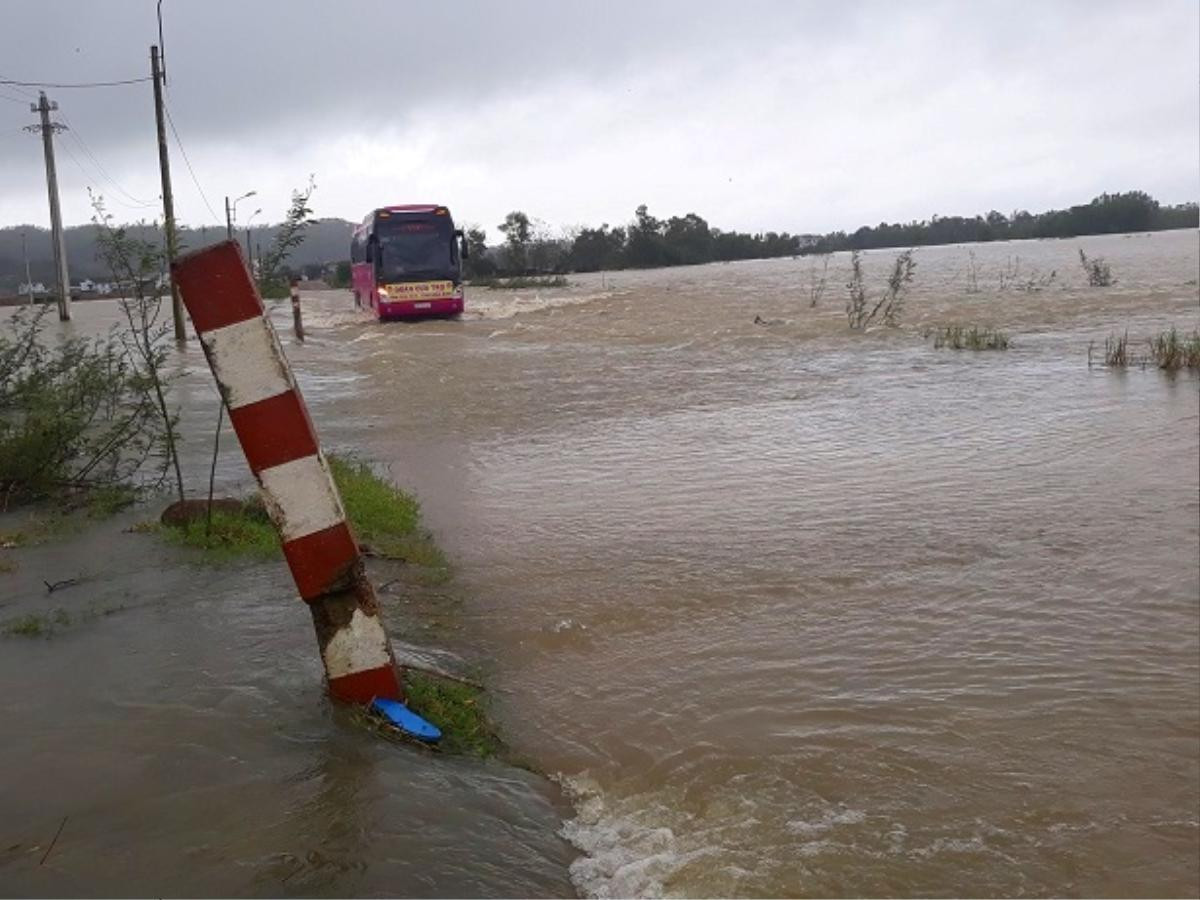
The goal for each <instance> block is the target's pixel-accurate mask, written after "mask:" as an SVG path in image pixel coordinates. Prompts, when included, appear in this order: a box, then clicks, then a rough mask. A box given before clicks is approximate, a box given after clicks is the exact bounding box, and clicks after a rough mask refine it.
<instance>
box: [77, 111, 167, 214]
mask: <svg viewBox="0 0 1200 900" xmlns="http://www.w3.org/2000/svg"><path fill="white" fill-rule="evenodd" d="M58 117H59V118H60V119H62V120H63V122H64V123H65V124H66V126H67V134H69V135H71V138H72V140H74V141H75V143H77V144H78V145H79V148H80V149H81V150H82V151H83V152H84V153H86V154H87V155H88V157H89V158H90V159H91V161H92V163H93V164H94V165H95V167H96V171H97V172H99V173H100V177H101V178H102V179H103V180H105V181H107V182H108V183H109V184H111V185H112V186H113V187H114V188H116V189H117V191H118V192H119V193H121V194H124V195H125V198H126V199H127V200H129V201H130V203H132V204H133V205H134V206H135V207H140V208H142V209H147V208H149V207H152V206H156V205H157V201H154V200H143V199H142V198H140V197H135V196H134V195H133V194H131V193H129V191H127V190H125V188H123V187H121V185H120V184H119V183H118V182H117V180H116V179H115V178H113V177H112V176H111V175H109V174H108V169H106V168H104V166H103V165H102V164H101V162H100V160H98V159H97V158H96V154H95V153H93V152H92V150H91V148H90V147H88V145H87V142H86V141H84V139H83V135H82V134H80V133H79V129H78V128H76V127H75V126H74V125H72V124H71V122H70V121H69V120H68V119H67V117H66V116H65V115H63V113H62V110H59V111H58ZM118 202H120V201H118ZM121 205H122V206H128V205H129V204H127V203H122V204H121Z"/></svg>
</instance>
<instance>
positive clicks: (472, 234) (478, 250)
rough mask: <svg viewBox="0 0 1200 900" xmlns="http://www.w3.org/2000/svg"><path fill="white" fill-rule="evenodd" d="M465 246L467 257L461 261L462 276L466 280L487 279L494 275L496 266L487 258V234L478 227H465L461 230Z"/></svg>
mask: <svg viewBox="0 0 1200 900" xmlns="http://www.w3.org/2000/svg"><path fill="white" fill-rule="evenodd" d="M463 237H464V239H465V241H466V245H467V256H466V259H464V260H463V274H464V275H465V276H466V277H467V278H468V279H474V278H487V277H489V276H492V275H494V274H495V273H496V264H495V263H494V262H493V261H492V260H491V258H490V257H489V256H488V248H487V232H485V231H484V230H483V229H482V228H480V227H479V226H478V225H467V226H465V227H464V229H463Z"/></svg>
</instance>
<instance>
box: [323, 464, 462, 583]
mask: <svg viewBox="0 0 1200 900" xmlns="http://www.w3.org/2000/svg"><path fill="white" fill-rule="evenodd" d="M329 468H330V470H331V471H332V472H333V480H334V481H335V482H337V486H338V491H339V492H340V493H341V495H342V503H343V504H344V505H345V507H346V517H347V518H348V519H349V520H350V524H351V526H352V527H353V528H354V534H355V536H356V537H357V538H358V541H359V543H360V544H362V545H363V546H364V550H365V551H366V552H367V553H368V554H370V555H374V556H382V557H386V558H388V559H395V560H401V561H403V562H406V563H409V564H410V565H413V566H417V567H419V568H420V569H421V572H422V577H423V578H424V579H425V580H427V581H432V582H439V581H444V580H445V579H446V578H448V577H449V575H450V565H449V562H448V561H447V560H446V557H445V554H443V553H442V551H441V548H439V547H438V545H437V544H436V543H435V542H434V540H433V536H432V535H431V534H430V533H429V532H428V531H427V530H426V529H425V528H424V527H423V526H422V525H421V504H420V503H419V502H417V499H416V498H415V497H413V496H412V495H411V494H409V493H407V492H405V491H402V490H400V488H398V487H396V486H395V485H394V484H392V483H391V482H390V481H387V480H386V479H383V478H380V477H379V476H378V475H376V474H375V473H374V472H373V471H372V470H371V467H370V466H369V465H368V464H367V463H365V462H362V461H361V460H355V459H351V458H349V457H344V456H338V455H331V456H330V457H329Z"/></svg>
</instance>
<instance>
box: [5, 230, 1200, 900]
mask: <svg viewBox="0 0 1200 900" xmlns="http://www.w3.org/2000/svg"><path fill="white" fill-rule="evenodd" d="M1079 247H1083V248H1084V249H1085V250H1086V251H1087V252H1088V253H1089V255H1101V256H1104V257H1105V258H1106V259H1107V260H1108V261H1109V263H1110V264H1111V265H1112V268H1113V272H1114V274H1115V275H1116V277H1117V278H1118V282H1117V284H1116V285H1115V286H1113V287H1110V288H1106V289H1096V288H1089V287H1088V286H1087V285H1086V283H1085V281H1084V276H1083V273H1082V271H1081V270H1080V268H1079V265H1078V256H1077V251H1078V248H1079ZM972 253H973V254H974V260H973V261H972V256H971V254H972ZM893 256H894V252H889V251H877V252H873V253H870V254H867V255H865V257H864V262H865V267H866V272H867V279H868V287H869V289H870V290H872V291H878V290H879V288H880V285H881V284H882V282H883V280H884V278H885V274H886V269H887V267H888V265H889V262H890V260H891V259H892V258H893ZM916 259H917V262H918V266H917V270H916V279H915V282H914V285H913V290H912V293H911V295H910V297H909V300H908V304H907V307H906V310H905V312H904V316H903V319H902V327H901V328H899V329H879V330H875V331H872V332H869V333H867V334H865V335H863V334H853V333H850V332H849V331H848V330H847V328H846V322H845V315H844V312H843V306H844V298H845V289H844V284H845V281H846V278H847V272H848V260H847V258H846V256H845V255H844V254H843V255H837V256H835V257H833V259H832V261H831V263H830V268H829V272H828V287H827V289H826V292H825V294H824V296H823V297H822V298H821V300H820V302H819V304H818V306H817V307H816V308H812V307H810V303H809V283H810V282H809V272H810V266H811V262H810V261H809V260H808V259H799V260H792V259H784V260H773V261H760V262H746V263H738V264H729V265H709V266H701V267H693V268H681V269H670V270H658V271H647V272H617V273H609V274H606V275H600V274H597V275H586V276H573V277H572V282H573V283H572V285H571V286H570V287H568V288H564V289H554V290H545V291H536V292H517V293H513V292H504V291H485V290H476V291H471V292H469V293H468V309H469V312H468V314H467V316H466V317H464V319H463V320H462V321H457V322H426V323H420V324H398V323H392V324H379V323H375V322H373V321H371V320H370V319H368V318H365V317H363V316H362V315H361V314H357V313H355V312H354V311H353V309H352V308H351V303H350V299H349V295H348V294H345V293H342V292H332V291H331V292H325V293H322V294H319V295H315V296H309V297H307V298H306V301H305V302H306V324H307V326H308V331H309V340H308V342H307V343H306V344H304V345H298V344H296V343H295V342H294V341H293V340H291V338H290V337H289V336H287V334H286V332H285V331H284V329H285V327H286V323H287V321H288V318H287V312H286V310H285V309H284V308H283V307H279V308H278V309H277V320H276V321H277V324H278V325H279V327H280V330H281V333H284V344H285V348H286V350H287V352H288V355H289V358H290V359H291V360H292V362H293V365H294V366H295V368H296V369H297V372H298V375H299V378H300V382H301V386H302V389H303V391H304V393H305V396H306V398H307V400H308V403H309V407H310V410H311V411H312V414H313V419H314V422H315V424H316V426H317V429H318V431H319V433H320V435H321V437H322V440H323V442H324V444H325V446H326V447H327V448H331V449H343V450H348V449H352V450H354V451H356V452H358V453H359V454H360V455H362V456H363V457H365V458H368V459H370V460H372V461H374V462H376V463H378V464H380V465H381V466H386V467H388V469H389V470H390V472H391V474H392V475H393V477H394V478H395V479H396V480H397V481H398V482H399V483H401V484H403V485H405V486H407V487H409V488H411V489H412V490H414V491H415V492H416V493H417V494H418V495H419V496H420V498H421V500H422V502H423V506H424V511H425V515H426V518H427V521H428V523H429V524H430V526H431V527H432V528H433V530H434V531H435V533H436V534H437V536H438V538H439V540H440V542H441V544H442V545H443V547H444V548H445V549H446V550H447V552H448V553H449V555H450V556H451V558H452V559H453V560H454V563H455V565H456V574H455V577H454V579H453V581H452V583H451V585H449V586H448V587H447V588H446V589H445V592H444V597H441V598H440V599H442V600H444V602H445V604H446V608H445V609H446V611H445V614H444V615H442V616H439V621H438V623H437V624H435V625H433V626H429V627H426V626H427V624H428V623H423V622H422V616H421V615H415V614H413V612H412V611H411V610H408V611H406V609H405V601H404V598H403V597H395V596H390V595H389V596H385V601H384V602H385V606H386V610H387V615H388V617H389V619H390V620H391V622H392V628H393V634H394V637H396V638H397V640H398V642H399V643H400V644H401V646H402V649H403V652H404V653H413V654H420V653H427V654H428V653H435V652H437V653H440V652H443V651H445V652H448V653H453V654H455V655H456V656H457V657H461V658H464V659H467V660H471V661H474V662H478V663H480V664H481V665H482V666H483V668H484V671H485V672H486V677H487V679H488V682H489V684H490V686H491V688H492V694H493V700H494V707H495V711H496V713H497V715H498V717H499V719H500V721H501V723H502V725H503V728H504V731H505V734H506V736H507V738H508V740H509V742H510V744H511V745H512V746H513V748H514V750H515V751H516V752H517V753H518V754H519V755H520V756H522V757H524V758H526V759H527V760H529V761H530V762H531V763H532V764H533V765H534V766H535V767H536V768H538V769H540V770H542V771H544V772H547V773H550V774H551V775H552V776H553V777H554V779H555V781H556V782H557V784H555V783H553V782H550V781H547V780H545V779H542V778H540V777H538V776H536V775H533V774H531V773H529V772H526V771H523V770H520V769H516V768H512V767H511V766H507V765H505V764H502V763H498V762H497V763H487V764H480V763H475V762H469V761H463V760H455V759H450V758H447V757H444V756H438V755H434V754H429V753H423V752H420V751H417V750H413V749H409V748H404V747H396V746H393V745H390V744H386V743H383V742H381V741H379V740H378V739H377V738H375V737H374V736H372V735H371V734H369V733H366V732H363V731H362V730H361V729H359V728H356V727H354V725H353V723H351V722H350V721H348V719H347V717H346V715H345V714H344V713H343V712H342V711H339V710H335V709H333V708H331V707H330V706H329V705H328V704H327V703H326V701H325V700H324V699H323V694H322V690H321V685H320V680H319V678H320V669H319V663H318V660H317V657H316V653H315V648H314V646H313V637H312V634H311V626H310V624H309V621H308V616H307V615H306V614H305V612H304V610H303V609H302V608H301V607H300V604H299V601H297V600H295V599H294V597H293V594H292V591H291V588H290V583H289V581H288V578H287V574H286V572H285V571H284V570H283V567H282V566H281V565H275V566H272V565H269V564H267V565H263V564H259V565H245V566H235V567H231V568H224V569H218V570H215V571H214V570H212V569H208V568H201V567H199V566H197V565H194V564H191V563H187V562H186V560H187V559H188V558H187V557H186V555H185V554H183V553H181V552H179V551H170V550H166V549H164V548H162V547H161V546H159V545H158V544H156V543H154V542H153V540H152V539H150V538H148V537H147V536H144V535H126V534H120V533H119V529H118V528H117V527H116V526H107V530H106V529H105V528H104V527H96V528H93V529H91V530H88V531H85V532H84V533H83V534H78V535H74V536H71V537H69V538H68V539H67V540H66V542H65V544H61V545H54V544H48V545H43V546H40V547H36V548H32V549H27V550H22V551H20V554H21V555H20V556H19V558H18V559H19V562H20V568H19V570H18V571H17V572H16V573H15V574H12V575H7V576H4V575H0V590H2V591H3V596H4V599H3V605H2V606H0V618H8V617H9V616H10V615H13V614H16V613H18V612H26V611H28V610H29V609H33V608H49V607H51V606H55V605H64V606H65V605H67V604H73V605H75V608H76V610H77V613H76V618H80V619H82V618H83V617H81V615H80V613H79V612H78V610H87V609H90V610H92V611H93V613H94V614H93V615H92V616H91V618H90V619H86V624H85V625H80V626H79V627H71V628H69V629H66V630H64V632H63V633H62V634H60V635H56V636H55V637H54V638H52V639H49V640H27V639H25V640H23V639H18V638H13V637H6V638H2V639H0V678H2V679H3V683H4V685H5V686H6V688H7V690H6V692H5V698H4V699H3V700H2V701H0V715H2V716H3V722H4V740H3V742H2V744H0V771H2V772H3V773H4V774H3V777H2V778H0V785H2V787H0V809H3V813H4V815H3V816H0V841H2V844H0V891H3V892H4V893H11V894H23V893H40V894H46V893H54V892H62V891H66V892H69V893H85V894H113V893H126V892H135V893H141V894H148V893H159V894H181V893H217V894H265V895H280V894H338V895H347V894H420V895H475V894H514V895H547V894H564V893H570V892H572V891H577V892H579V893H581V894H584V895H591V896H630V895H651V896H653V895H668V896H681V895H689V896H722V895H751V896H771V895H788V896H791V895H818V896H820V895H824V896H829V895H834V896H840V895H893V894H894V895H956V896H959V895H1066V896H1070V895H1097V896H1127V895H1156V896H1187V895H1196V894H1197V893H1200V379H1197V378H1196V377H1195V376H1194V375H1186V374H1184V375H1179V376H1175V377H1172V376H1168V375H1165V374H1163V373H1160V372H1158V371H1156V370H1154V369H1146V370H1141V369H1133V370H1130V371H1125V372H1114V371H1108V370H1105V369H1104V368H1102V367H1099V366H1097V367H1091V368H1090V367H1089V365H1088V345H1089V343H1090V342H1093V341H1094V342H1096V343H1097V344H1098V345H1099V346H1100V347H1101V348H1102V346H1103V343H1104V339H1105V337H1106V336H1108V335H1109V334H1110V333H1113V332H1124V331H1125V330H1126V329H1127V330H1128V332H1129V335H1130V337H1131V339H1133V340H1134V342H1135V343H1136V342H1140V341H1142V340H1144V339H1145V338H1146V337H1148V336H1150V335H1152V334H1156V333H1157V332H1159V331H1161V330H1163V329H1165V328H1167V327H1170V326H1171V325H1175V326H1178V327H1180V328H1181V329H1186V330H1188V331H1190V330H1191V329H1193V328H1196V327H1198V326H1200V293H1198V288H1197V283H1196V279H1197V270H1198V267H1200V244H1198V237H1197V233H1196V232H1195V231H1183V232H1170V233H1160V234H1155V235H1150V236H1148V235H1131V236H1111V237H1093V238H1080V239H1075V240H1070V241H1053V242H1051V241H1043V242H1019V243H1005V244H993V245H975V246H973V247H968V246H957V247H942V248H922V249H920V250H918V251H917V253H916ZM972 267H974V269H975V277H974V279H973V281H972V279H971V269H972ZM1014 267H1015V269H1014ZM1014 271H1015V272H1016V273H1018V275H1024V276H1026V278H1024V279H1022V278H1020V277H1018V278H1016V279H1014V278H1013V277H1012V276H1013V273H1014ZM1051 271H1055V272H1056V273H1057V274H1056V276H1055V278H1054V280H1053V281H1050V282H1049V284H1048V286H1046V287H1044V289H1042V290H1038V291H1020V290H1015V289H1013V288H1012V286H1011V283H1012V282H1013V281H1014V280H1016V281H1018V282H1020V281H1025V283H1026V284H1027V283H1028V278H1033V277H1035V276H1040V278H1041V280H1045V277H1046V276H1048V274H1049V273H1050V272H1051ZM1002 275H1003V276H1004V281H1005V283H1004V287H1003V288H1001V277H1002ZM974 285H977V286H978V290H972V289H971V288H972V287H973V286H974ZM75 310H76V313H77V319H76V322H75V324H74V325H73V326H72V327H74V328H77V329H80V330H85V331H86V330H88V329H93V330H98V329H100V328H102V327H103V326H104V325H105V324H106V323H108V322H110V321H113V317H114V310H113V307H112V304H108V303H104V302H99V301H97V302H95V303H87V304H78V305H76V307H75ZM756 315H757V316H760V317H761V318H762V319H763V320H766V322H767V324H765V325H764V324H756V323H755V321H754V319H755V316H756ZM938 324H981V325H989V326H998V327H1001V328H1003V329H1004V330H1005V331H1007V332H1008V333H1009V335H1010V336H1011V338H1012V342H1013V343H1012V347H1011V348H1010V349H1009V350H1008V351H1007V352H1004V353H969V352H954V351H949V350H935V349H933V347H932V343H931V341H929V340H926V339H923V338H922V334H921V333H922V330H923V329H924V328H926V327H932V326H935V325H938ZM186 368H187V374H186V375H185V377H184V379H183V381H182V382H181V383H180V396H181V398H182V399H183V402H184V403H185V407H186V409H190V410H193V411H194V413H193V414H191V415H189V414H188V413H187V412H186V411H185V420H186V423H187V428H188V434H189V442H188V456H187V464H188V467H189V469H188V470H189V472H190V473H191V476H190V477H191V480H192V482H193V483H194V484H197V485H198V484H200V483H202V482H203V479H204V476H205V474H206V464H205V457H206V454H207V452H208V444H207V438H206V437H205V435H206V433H208V432H209V431H211V427H212V424H213V422H212V420H213V419H214V418H215V413H216V408H215V401H214V400H213V394H212V390H211V387H210V385H209V380H208V375H207V371H206V369H205V368H204V364H203V359H202V358H201V356H200V354H199V351H198V348H196V347H195V345H194V343H193V346H192V348H191V349H190V350H189V351H188V355H187V357H186ZM201 417H203V419H202V418H201ZM225 446H226V450H227V452H226V453H224V454H223V456H222V460H221V465H220V467H219V476H220V481H221V484H222V488H223V489H225V490H232V489H234V488H236V487H237V486H238V485H242V486H245V485H246V484H248V476H247V475H246V472H245V468H244V466H243V465H242V463H241V461H240V457H239V456H238V454H237V451H236V447H234V446H233V441H232V439H231V437H229V436H227V437H226V444H225ZM129 516H130V517H131V518H130V519H129V521H133V520H136V519H138V518H139V517H140V518H146V517H147V514H146V513H145V512H144V511H143V512H141V513H132V514H129ZM64 548H66V549H64ZM76 575H81V576H82V577H83V579H84V580H83V581H82V582H81V584H80V585H79V586H78V587H75V588H71V589H70V590H67V591H62V592H61V593H56V594H54V595H51V596H49V597H47V595H46V593H45V588H44V587H43V586H42V584H41V582H42V580H43V579H45V580H50V581H53V580H55V579H56V578H67V577H73V576H76ZM60 596H61V597H62V600H61V601H60V600H59V599H58V598H59V597H60ZM435 599H439V598H435ZM38 604H41V607H38V606H37V605H38ZM448 658H451V659H453V658H454V657H448ZM64 818H65V825H63V826H62V834H61V836H60V838H59V841H58V842H57V844H56V845H55V847H54V849H53V851H52V854H51V855H50V857H49V858H48V859H47V860H46V862H45V864H44V865H39V859H40V858H41V857H42V854H43V853H44V852H45V851H46V848H47V846H48V844H49V840H50V838H51V837H52V836H53V834H54V832H55V829H57V828H58V827H59V825H60V823H62V822H63V821H64Z"/></svg>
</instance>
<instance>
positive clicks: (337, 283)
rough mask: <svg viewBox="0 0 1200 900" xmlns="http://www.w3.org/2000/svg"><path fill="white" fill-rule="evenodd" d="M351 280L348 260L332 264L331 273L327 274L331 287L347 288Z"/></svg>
mask: <svg viewBox="0 0 1200 900" xmlns="http://www.w3.org/2000/svg"><path fill="white" fill-rule="evenodd" d="M350 282H351V272H350V261H349V260H343V261H342V262H340V263H338V264H337V265H336V266H334V269H333V274H332V275H330V276H329V286H330V287H331V288H348V287H350Z"/></svg>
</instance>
